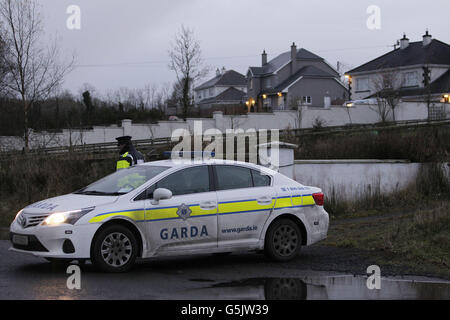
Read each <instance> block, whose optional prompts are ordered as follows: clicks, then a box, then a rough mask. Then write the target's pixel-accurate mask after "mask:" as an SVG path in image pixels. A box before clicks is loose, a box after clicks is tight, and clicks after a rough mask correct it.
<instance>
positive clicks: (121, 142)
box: [116, 136, 131, 145]
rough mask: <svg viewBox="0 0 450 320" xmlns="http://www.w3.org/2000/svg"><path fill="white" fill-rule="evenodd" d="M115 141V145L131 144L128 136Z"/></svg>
mask: <svg viewBox="0 0 450 320" xmlns="http://www.w3.org/2000/svg"><path fill="white" fill-rule="evenodd" d="M116 140H117V145H121V144H129V143H130V142H131V137H130V136H123V137H118V138H116Z"/></svg>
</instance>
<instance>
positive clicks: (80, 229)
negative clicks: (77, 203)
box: [9, 221, 100, 259]
mask: <svg viewBox="0 0 450 320" xmlns="http://www.w3.org/2000/svg"><path fill="white" fill-rule="evenodd" d="M99 226H100V225H99V224H96V223H94V224H85V225H79V226H78V225H70V224H63V225H59V226H36V227H30V228H22V227H21V226H20V225H19V224H18V223H17V222H15V221H14V222H13V223H12V224H11V227H10V240H11V245H12V246H11V248H10V249H9V250H10V251H15V252H21V253H26V254H32V255H34V256H39V257H44V258H65V259H89V258H90V248H91V242H92V239H93V237H94V235H95V232H96V231H97V229H98V228H99ZM13 237H15V239H16V240H17V239H18V238H20V239H21V240H23V239H24V238H26V239H27V240H26V241H25V242H21V243H14V242H13Z"/></svg>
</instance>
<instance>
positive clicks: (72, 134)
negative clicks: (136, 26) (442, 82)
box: [0, 102, 450, 150]
mask: <svg viewBox="0 0 450 320" xmlns="http://www.w3.org/2000/svg"><path fill="white" fill-rule="evenodd" d="M445 108H446V115H447V119H449V118H450V104H446V105H445ZM395 112H396V120H398V121H401V120H426V119H427V117H428V111H427V107H426V105H425V104H423V103H416V102H404V103H402V104H400V105H399V106H398V107H397V108H396V110H395ZM391 118H392V116H391ZM195 121H201V123H202V130H203V131H205V130H207V129H211V128H217V129H219V130H221V131H222V132H225V130H226V129H227V128H234V129H237V128H241V129H244V130H247V129H256V130H259V129H279V130H283V129H297V128H312V127H313V126H314V124H315V123H317V122H318V121H321V122H322V125H323V126H340V125H346V124H349V123H353V124H366V123H376V122H379V121H380V116H379V113H378V112H377V106H376V105H355V106H353V107H351V108H347V107H342V106H331V107H330V108H320V107H307V106H304V107H302V108H301V109H300V112H299V111H296V110H286V111H274V112H273V113H249V114H247V115H239V116H238V115H236V116H229V115H223V113H222V112H220V111H219V112H214V114H213V118H201V119H196V118H188V119H187V121H186V122H184V121H160V122H158V123H156V124H133V123H132V122H131V120H123V121H122V125H121V126H117V125H112V126H106V127H101V126H94V127H93V128H92V129H89V130H79V129H78V130H68V129H65V130H63V131H62V132H60V133H47V132H33V131H32V132H31V134H30V146H31V148H43V147H55V146H70V145H80V144H93V143H104V142H115V138H116V137H119V136H122V135H130V136H132V137H133V139H134V140H141V139H150V138H166V137H171V136H172V132H173V131H174V130H175V129H178V128H182V129H187V130H189V131H190V132H192V131H193V129H194V122H195ZM22 147H23V141H22V139H21V138H20V137H0V150H10V149H16V150H21V149H22Z"/></svg>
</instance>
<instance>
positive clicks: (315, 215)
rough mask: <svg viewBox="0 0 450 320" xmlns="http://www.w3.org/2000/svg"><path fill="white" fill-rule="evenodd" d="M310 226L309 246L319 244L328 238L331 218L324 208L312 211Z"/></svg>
mask: <svg viewBox="0 0 450 320" xmlns="http://www.w3.org/2000/svg"><path fill="white" fill-rule="evenodd" d="M311 211H312V212H311V213H310V215H309V216H310V219H309V221H308V222H309V225H308V240H307V245H308V246H309V245H311V244H314V243H316V242H319V241H321V240H323V239H325V238H326V237H327V234H328V227H329V224H330V217H329V215H328V213H327V212H326V211H325V209H324V208H323V207H317V206H316V207H315V208H314V210H311Z"/></svg>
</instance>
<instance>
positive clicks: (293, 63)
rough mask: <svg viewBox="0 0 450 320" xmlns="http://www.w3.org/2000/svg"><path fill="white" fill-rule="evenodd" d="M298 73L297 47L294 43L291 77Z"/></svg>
mask: <svg viewBox="0 0 450 320" xmlns="http://www.w3.org/2000/svg"><path fill="white" fill-rule="evenodd" d="M295 71H297V46H296V45H295V42H292V46H291V75H292V74H294V72H295Z"/></svg>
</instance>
